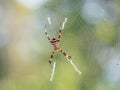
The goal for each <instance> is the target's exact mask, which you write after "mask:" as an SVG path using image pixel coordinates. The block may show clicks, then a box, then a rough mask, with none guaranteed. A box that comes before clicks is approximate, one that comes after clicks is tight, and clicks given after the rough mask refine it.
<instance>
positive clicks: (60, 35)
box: [58, 24, 62, 40]
mask: <svg viewBox="0 0 120 90" xmlns="http://www.w3.org/2000/svg"><path fill="white" fill-rule="evenodd" d="M61 37H62V24H60V28H59V34H58V40H60V39H61Z"/></svg>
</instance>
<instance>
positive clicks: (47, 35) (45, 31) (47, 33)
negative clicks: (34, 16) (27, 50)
mask: <svg viewBox="0 0 120 90" xmlns="http://www.w3.org/2000/svg"><path fill="white" fill-rule="evenodd" d="M46 29H47V26H46V25H45V35H46V36H47V38H48V40H49V41H50V42H51V39H50V36H49V35H48V33H47V30H46Z"/></svg>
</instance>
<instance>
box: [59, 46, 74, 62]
mask: <svg viewBox="0 0 120 90" xmlns="http://www.w3.org/2000/svg"><path fill="white" fill-rule="evenodd" d="M59 51H60V52H61V53H62V54H63V55H64V56H65V57H66V58H67V59H69V60H71V59H72V57H71V56H69V55H67V54H66V53H65V51H63V50H62V49H61V48H59Z"/></svg>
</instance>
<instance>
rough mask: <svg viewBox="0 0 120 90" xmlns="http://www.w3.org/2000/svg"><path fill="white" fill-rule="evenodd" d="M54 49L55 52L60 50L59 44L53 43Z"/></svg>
mask: <svg viewBox="0 0 120 90" xmlns="http://www.w3.org/2000/svg"><path fill="white" fill-rule="evenodd" d="M52 45H53V47H54V50H58V48H59V42H54V43H52Z"/></svg>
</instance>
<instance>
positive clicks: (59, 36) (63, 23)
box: [58, 18, 67, 40]
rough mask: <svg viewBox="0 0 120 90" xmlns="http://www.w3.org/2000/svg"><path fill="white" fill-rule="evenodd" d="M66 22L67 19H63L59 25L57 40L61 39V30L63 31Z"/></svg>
mask: <svg viewBox="0 0 120 90" xmlns="http://www.w3.org/2000/svg"><path fill="white" fill-rule="evenodd" d="M66 22H67V18H65V19H64V21H63V22H62V24H60V28H59V34H58V40H60V39H61V37H62V30H63V29H64V26H65V23H66Z"/></svg>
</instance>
